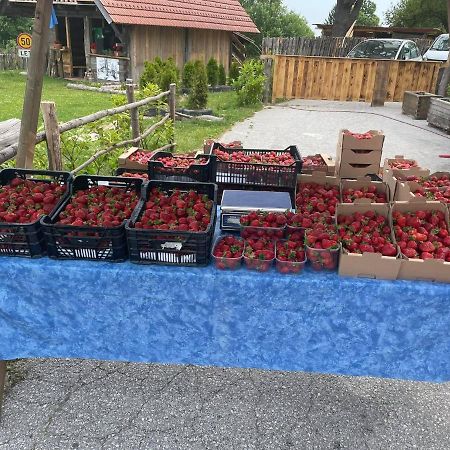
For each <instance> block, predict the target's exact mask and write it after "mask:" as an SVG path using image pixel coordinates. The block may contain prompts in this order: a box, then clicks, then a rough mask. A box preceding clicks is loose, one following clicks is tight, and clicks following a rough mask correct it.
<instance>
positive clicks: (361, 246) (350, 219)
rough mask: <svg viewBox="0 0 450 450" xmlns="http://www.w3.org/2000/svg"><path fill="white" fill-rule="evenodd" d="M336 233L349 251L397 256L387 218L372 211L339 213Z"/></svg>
mask: <svg viewBox="0 0 450 450" xmlns="http://www.w3.org/2000/svg"><path fill="white" fill-rule="evenodd" d="M337 221H338V234H339V238H340V241H341V242H342V246H343V248H344V249H345V250H347V251H348V252H349V253H360V254H362V253H381V254H382V255H383V256H393V257H395V256H397V253H398V250H397V247H396V246H395V244H394V243H393V241H392V237H391V228H390V226H389V223H388V221H387V219H386V218H385V217H384V216H382V215H381V214H378V213H376V212H374V211H367V212H365V213H364V214H362V213H359V212H356V213H354V214H352V215H349V216H341V215H339V216H338V218H337Z"/></svg>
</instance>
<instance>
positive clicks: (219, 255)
mask: <svg viewBox="0 0 450 450" xmlns="http://www.w3.org/2000/svg"><path fill="white" fill-rule="evenodd" d="M243 252H244V240H243V239H241V238H238V237H235V236H224V237H222V238H220V239H219V240H218V241H217V242H216V245H215V246H214V250H213V259H214V265H215V266H216V268H217V269H220V270H226V269H229V270H236V269H239V267H240V266H241V260H242V255H243Z"/></svg>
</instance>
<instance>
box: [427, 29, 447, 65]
mask: <svg viewBox="0 0 450 450" xmlns="http://www.w3.org/2000/svg"><path fill="white" fill-rule="evenodd" d="M448 36H449V35H448V34H441V35H440V36H438V37H437V38H436V40H435V41H434V42H433V44H432V46H431V47H430V48H429V49H428V50H427V51H426V52H425V54H424V55H423V59H424V61H442V62H446V61H447V59H448V50H449V45H448Z"/></svg>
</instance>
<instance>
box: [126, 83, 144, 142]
mask: <svg viewBox="0 0 450 450" xmlns="http://www.w3.org/2000/svg"><path fill="white" fill-rule="evenodd" d="M127 100H128V103H129V104H133V103H136V100H135V97H134V83H133V80H132V79H131V78H127ZM130 119H131V137H132V138H133V139H135V138H137V137H138V136H139V135H140V134H141V130H140V128H139V109H138V108H131V109H130Z"/></svg>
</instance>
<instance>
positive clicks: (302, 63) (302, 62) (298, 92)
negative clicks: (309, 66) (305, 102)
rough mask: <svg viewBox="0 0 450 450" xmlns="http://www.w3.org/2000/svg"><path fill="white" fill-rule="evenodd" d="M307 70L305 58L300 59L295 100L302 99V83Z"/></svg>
mask: <svg viewBox="0 0 450 450" xmlns="http://www.w3.org/2000/svg"><path fill="white" fill-rule="evenodd" d="M304 69H305V60H304V59H303V58H299V59H298V68H297V80H296V83H295V93H294V98H301V95H302V94H301V89H302V81H303V71H304Z"/></svg>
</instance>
